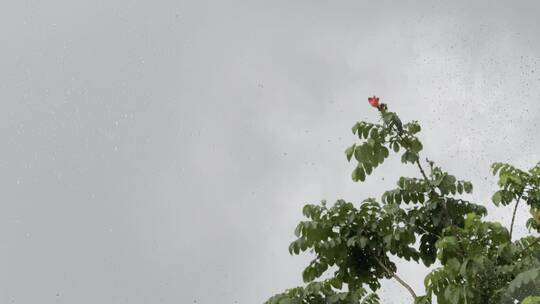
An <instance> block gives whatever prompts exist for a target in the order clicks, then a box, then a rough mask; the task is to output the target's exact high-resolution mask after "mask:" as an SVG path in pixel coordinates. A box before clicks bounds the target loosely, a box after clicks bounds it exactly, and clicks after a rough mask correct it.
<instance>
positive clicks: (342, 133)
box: [0, 0, 540, 304]
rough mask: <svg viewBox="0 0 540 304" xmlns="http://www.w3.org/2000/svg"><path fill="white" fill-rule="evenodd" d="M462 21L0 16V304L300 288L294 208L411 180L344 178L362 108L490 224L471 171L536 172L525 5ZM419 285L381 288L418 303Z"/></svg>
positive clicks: (379, 8)
mask: <svg viewBox="0 0 540 304" xmlns="http://www.w3.org/2000/svg"><path fill="white" fill-rule="evenodd" d="M470 2H472V1H462V2H460V1H261V2H259V1H245V2H242V1H166V0H163V1H128V0H123V1H110V0H108V1H104V0H103V1H90V0H87V1H73V0H65V1H32V0H29V1H2V2H1V4H0V11H1V12H2V13H1V18H0V37H1V41H2V43H1V48H0V68H1V70H0V104H1V105H2V110H1V111H0V136H1V138H2V141H3V145H2V149H1V152H0V155H1V157H0V182H1V185H2V187H1V189H2V191H0V197H1V199H0V269H1V271H0V302H1V303H29V304H32V303H44V304H48V303H81V304H85V303H88V304H91V303H92V304H93V303H137V304H138V303H182V304H183V303H195V302H197V303H201V304H202V303H204V304H206V303H209V304H213V303H240V304H244V303H245V304H251V303H261V302H263V301H264V300H265V299H267V298H268V297H269V296H271V295H273V294H274V293H276V292H279V291H281V290H283V289H284V288H287V287H292V286H295V285H298V284H300V283H301V270H302V267H303V266H304V265H305V263H306V261H307V258H308V257H291V256H289V254H288V252H287V246H288V244H289V242H290V241H292V240H293V239H294V236H293V233H292V232H293V230H294V227H295V226H296V223H297V221H299V220H300V219H301V207H302V206H303V205H304V204H305V203H316V202H318V201H320V200H321V199H327V200H328V201H334V200H336V199H338V198H344V199H346V200H349V201H353V202H360V201H361V200H362V199H364V198H367V197H370V196H373V197H380V195H381V193H382V191H384V190H385V189H388V188H390V187H393V185H394V183H395V180H396V179H397V178H398V177H399V176H400V175H415V174H418V173H417V172H416V171H415V170H414V167H402V166H400V164H399V158H398V157H392V158H390V159H389V160H388V161H387V162H386V163H385V164H384V165H383V166H381V167H380V168H379V169H378V170H377V171H376V173H375V174H374V175H373V176H371V177H370V178H369V179H368V181H367V182H366V183H363V184H355V183H353V182H352V181H351V180H350V171H351V169H352V167H351V166H352V164H349V163H347V161H346V159H345V156H344V154H343V151H344V149H345V148H346V147H347V146H349V145H350V144H352V142H353V141H354V137H353V135H352V134H351V132H350V127H351V126H352V124H353V123H355V122H356V121H359V120H371V121H374V120H376V119H377V115H376V113H374V111H373V109H371V108H370V107H369V106H368V104H367V99H366V98H367V96H368V95H372V94H377V95H379V96H381V98H382V100H384V101H385V102H387V103H388V104H389V106H390V108H391V109H392V110H395V111H397V112H398V113H400V115H401V117H402V118H403V120H412V119H416V120H419V121H420V122H421V124H422V126H423V132H422V133H421V138H422V139H423V141H424V146H425V153H424V155H425V156H428V157H430V158H432V159H434V160H436V161H437V162H438V164H439V165H441V166H443V167H444V168H445V169H447V170H449V171H450V172H451V173H454V174H455V175H457V176H459V177H461V178H463V179H469V180H471V181H473V182H474V184H475V196H474V199H475V200H476V201H479V202H482V203H484V204H486V205H487V204H488V200H489V197H490V196H491V194H490V193H492V191H493V190H494V189H495V184H494V178H492V177H489V173H488V172H489V165H490V163H492V162H494V161H507V162H512V163H515V164H517V165H519V166H522V167H524V168H527V167H529V166H532V165H533V164H535V163H536V162H537V161H539V160H540V152H539V151H540V142H539V136H538V133H539V132H540V125H539V121H540V69H539V64H540V62H539V58H540V38H539V37H540V32H539V28H540V24H539V23H540V19H538V16H537V15H538V11H539V9H540V6H538V5H535V4H534V2H535V1H530V2H524V1H504V2H503V1H486V2H482V1H475V2H474V4H472V3H470ZM489 210H490V218H491V219H497V220H502V221H504V222H505V223H507V222H509V220H510V219H509V217H508V216H507V215H508V213H509V212H510V209H499V210H494V209H493V208H491V207H490V209H489ZM519 214H520V215H519V218H520V219H522V220H523V219H524V218H525V216H526V215H527V210H525V209H523V210H520V213H519ZM521 224H522V223H521V222H520V227H519V229H518V232H520V233H521V234H524V233H526V230H525V229H524V228H523V225H521ZM416 269H417V268H416V265H414V264H400V270H399V274H400V275H401V276H402V277H403V278H404V279H405V280H406V281H408V282H410V283H411V285H413V286H414V288H415V289H416V291H417V293H422V292H423V287H422V279H423V275H424V274H425V272H422V271H418V270H416ZM381 294H382V299H383V303H410V300H409V298H408V297H409V295H408V293H407V292H406V291H405V290H404V289H403V288H401V287H400V286H399V285H398V284H396V283H395V282H393V281H385V282H384V284H383V288H382V291H381Z"/></svg>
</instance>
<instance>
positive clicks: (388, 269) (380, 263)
mask: <svg viewBox="0 0 540 304" xmlns="http://www.w3.org/2000/svg"><path fill="white" fill-rule="evenodd" d="M375 261H377V263H379V265H380V266H381V267H382V268H383V269H384V271H386V272H387V273H388V274H389V275H391V276H392V277H393V278H394V279H396V281H398V282H399V283H400V284H401V285H403V287H405V288H406V289H407V290H408V291H409V292H410V293H411V296H412V297H413V299H414V300H416V298H417V297H418V296H417V295H416V293H415V292H414V290H413V289H412V287H411V286H410V285H409V284H407V283H406V282H405V281H403V280H402V279H401V278H400V277H399V276H398V275H397V274H396V273H395V272H393V271H392V270H390V268H388V267H386V265H384V264H383V263H382V262H381V260H379V259H378V258H376V257H375Z"/></svg>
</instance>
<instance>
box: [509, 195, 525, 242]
mask: <svg viewBox="0 0 540 304" xmlns="http://www.w3.org/2000/svg"><path fill="white" fill-rule="evenodd" d="M521 196H523V192H522V193H521V194H520V195H519V197H518V198H517V201H516V206H515V207H514V213H512V222H511V223H510V241H512V231H514V220H515V219H516V211H517V208H518V205H519V200H521Z"/></svg>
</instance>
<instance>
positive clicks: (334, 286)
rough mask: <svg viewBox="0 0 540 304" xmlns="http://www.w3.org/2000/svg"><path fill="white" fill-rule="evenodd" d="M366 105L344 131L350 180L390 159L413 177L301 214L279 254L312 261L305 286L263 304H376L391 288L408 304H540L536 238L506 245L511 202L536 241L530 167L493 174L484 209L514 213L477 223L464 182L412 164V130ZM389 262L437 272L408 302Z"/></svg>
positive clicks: (539, 207) (536, 170)
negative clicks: (494, 185)
mask: <svg viewBox="0 0 540 304" xmlns="http://www.w3.org/2000/svg"><path fill="white" fill-rule="evenodd" d="M369 102H370V104H371V105H372V106H373V107H375V108H377V109H378V110H379V113H380V116H381V119H380V121H379V122H378V123H373V122H363V121H362V122H358V123H356V124H354V125H353V127H352V133H353V134H354V135H355V136H356V137H357V138H358V141H357V142H355V143H353V144H352V145H351V146H350V147H348V148H347V149H346V150H345V155H346V158H347V160H348V161H349V162H351V161H353V162H354V163H355V167H354V169H353V170H352V173H351V178H352V180H353V181H355V182H363V181H365V180H366V179H367V178H368V177H369V175H371V174H372V173H373V171H374V170H375V169H376V168H377V167H378V166H380V165H381V164H382V163H383V162H385V161H386V160H387V159H388V158H389V157H390V155H391V154H392V153H395V154H400V159H401V162H402V163H403V164H410V165H414V166H416V167H417V168H418V170H419V175H418V176H410V177H400V178H399V179H398V180H397V183H396V188H394V189H390V190H388V191H385V192H384V193H383V194H382V197H381V199H380V200H377V199H375V198H367V199H365V200H364V201H363V202H361V203H360V204H354V203H352V202H347V201H345V200H341V199H340V200H337V202H336V203H334V204H333V205H331V206H329V205H328V204H327V202H325V201H322V202H321V203H320V204H308V205H305V206H304V208H303V214H304V216H305V217H306V220H304V221H302V222H300V223H299V224H298V225H297V227H296V229H295V235H296V237H297V239H296V240H295V241H294V242H292V243H291V244H290V246H289V252H290V253H291V254H295V255H296V254H300V253H301V252H305V251H309V252H311V253H312V254H313V259H312V260H311V262H310V263H309V264H308V265H307V267H306V268H305V269H304V271H303V273H302V278H303V280H304V282H305V283H306V284H307V285H306V287H298V288H294V289H289V290H287V291H285V292H284V293H282V294H278V295H276V296H274V297H272V298H270V299H269V300H268V301H267V302H266V303H267V304H285V303H378V297H377V295H376V292H377V290H378V289H379V288H380V286H381V280H382V279H392V278H393V279H396V280H397V281H398V282H399V283H400V284H401V285H403V287H404V288H406V289H407V290H408V291H409V292H410V293H411V296H412V297H413V300H412V301H411V302H414V303H424V304H426V303H439V304H447V303H448V304H462V303H463V304H473V303H482V304H483V303H516V302H515V301H522V302H521V303H523V304H526V303H540V302H539V299H540V297H538V296H539V295H540V238H537V237H535V236H532V235H529V236H526V237H523V238H521V239H519V240H516V241H512V230H513V226H514V219H515V210H516V209H517V207H518V204H519V203H520V202H524V203H525V204H526V205H527V206H528V208H529V209H530V211H531V218H530V219H529V220H528V221H527V223H526V225H527V227H528V228H529V229H530V230H536V231H540V163H538V164H537V165H536V166H534V167H533V168H531V169H530V170H528V171H523V170H520V169H518V168H516V167H514V166H512V165H509V164H504V163H495V164H493V166H492V173H493V174H494V175H495V176H497V178H498V186H499V189H497V191H496V192H495V193H494V194H493V196H492V202H493V204H494V205H495V206H501V207H503V206H507V205H510V204H512V203H514V204H515V206H514V212H513V214H512V222H511V225H510V228H509V229H507V228H506V227H504V226H503V225H502V224H500V223H498V222H489V221H485V220H484V219H483V217H484V216H485V215H486V214H487V211H486V208H485V207H484V206H483V205H481V204H478V203H475V202H471V201H468V200H466V199H465V198H466V197H470V194H471V193H472V191H473V185H472V183H471V182H469V181H466V180H461V179H458V178H456V177H455V176H454V175H452V174H450V173H448V172H446V171H444V170H443V169H442V168H441V167H439V166H437V165H435V163H434V162H433V161H430V160H427V159H426V161H425V162H424V161H421V157H420V152H421V151H422V150H423V144H422V142H421V141H420V139H419V138H418V133H419V132H420V131H421V127H420V125H419V124H418V122H416V121H412V122H408V123H405V124H404V123H402V122H401V120H400V118H399V117H398V115H397V114H396V113H394V112H390V111H388V109H387V106H386V105H385V104H379V98H378V97H376V96H373V97H370V98H369ZM425 165H427V168H428V172H426V170H425V169H424V166H425ZM391 258H393V259H394V260H395V259H396V258H399V259H404V260H407V261H412V262H416V263H420V262H421V263H422V264H423V265H424V266H425V267H430V266H435V265H434V264H435V263H436V262H437V265H438V267H436V268H434V269H432V271H431V272H430V273H429V274H428V275H427V276H426V278H425V280H424V285H425V291H426V294H425V295H421V296H418V295H417V294H416V292H415V291H413V290H412V288H411V287H410V286H409V285H408V284H407V283H406V282H404V281H403V280H402V279H401V278H400V277H399V276H398V275H397V274H396V272H397V267H396V264H395V263H394V262H393V261H392V259H391ZM419 267H420V266H419ZM322 278H325V279H324V280H323V279H322ZM366 288H369V289H370V290H371V291H372V293H368V292H367V290H366Z"/></svg>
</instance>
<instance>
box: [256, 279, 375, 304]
mask: <svg viewBox="0 0 540 304" xmlns="http://www.w3.org/2000/svg"><path fill="white" fill-rule="evenodd" d="M336 288H337V289H336ZM339 289H341V285H340V284H337V283H336V280H325V281H322V282H311V283H309V284H307V286H306V287H297V288H292V289H289V290H286V291H285V292H283V293H281V294H278V295H275V296H273V297H271V298H270V299H268V301H266V302H265V304H378V303H379V297H378V296H377V294H375V293H368V292H367V291H366V290H365V289H364V288H357V289H355V290H353V291H343V292H342V291H339Z"/></svg>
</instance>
